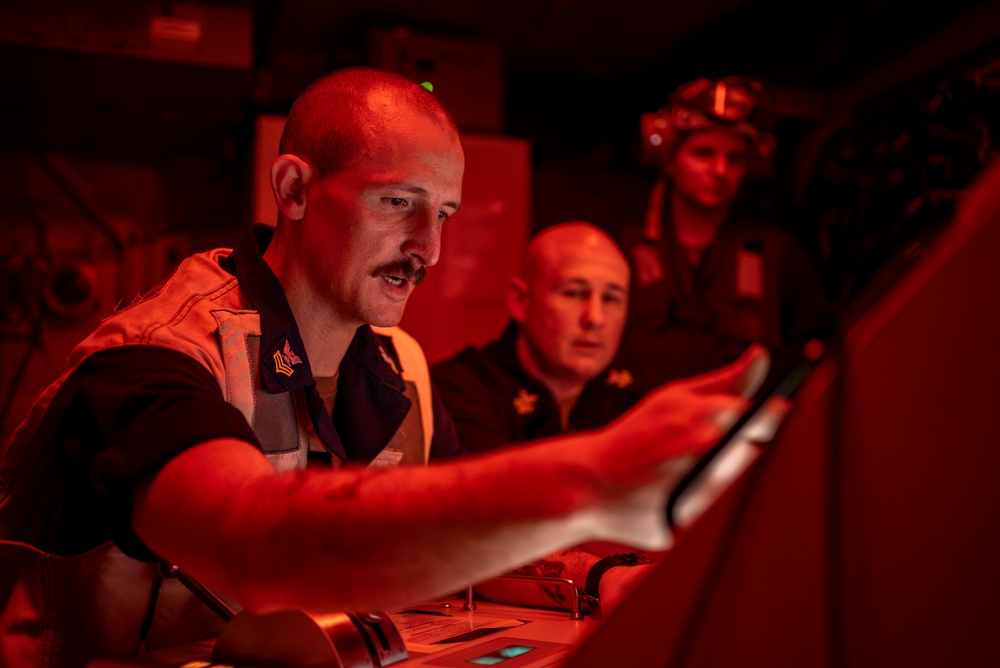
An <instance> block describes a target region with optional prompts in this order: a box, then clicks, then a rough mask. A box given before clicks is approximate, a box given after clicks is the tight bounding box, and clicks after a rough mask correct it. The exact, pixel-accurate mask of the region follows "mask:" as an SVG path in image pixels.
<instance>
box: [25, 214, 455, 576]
mask: <svg viewBox="0 0 1000 668" xmlns="http://www.w3.org/2000/svg"><path fill="white" fill-rule="evenodd" d="M270 236H271V230H270V229H268V228H266V226H255V227H254V228H251V230H250V231H248V232H247V233H246V234H244V235H243V236H242V237H241V239H240V241H239V243H238V244H237V246H236V248H235V249H234V251H233V253H232V254H231V255H230V256H229V257H227V258H225V259H224V260H223V261H222V266H223V268H224V269H226V270H227V271H229V272H230V273H232V274H234V275H235V276H236V277H237V279H238V282H239V285H240V289H241V291H242V293H243V296H244V298H245V299H246V300H247V301H248V302H249V303H250V304H251V305H252V306H253V307H254V309H255V310H257V311H258V313H259V315H260V320H261V333H262V337H261V360H269V359H272V358H273V354H274V352H275V351H277V350H279V349H283V348H284V346H285V345H286V343H287V344H288V345H289V347H290V349H291V350H293V351H295V352H296V354H297V355H298V357H299V359H300V363H296V364H295V365H294V366H293V367H291V368H292V369H293V373H292V374H291V375H290V376H287V375H284V374H279V373H276V372H275V371H274V369H272V368H271V367H269V366H268V365H266V364H263V363H262V364H261V365H260V368H261V372H260V373H261V376H260V377H261V378H262V380H263V384H264V387H265V389H266V390H267V391H268V392H270V393H281V392H289V391H294V390H303V391H305V392H307V393H309V394H311V395H314V396H315V399H316V400H315V401H310V406H311V408H312V410H311V412H312V418H313V423H314V428H315V430H316V433H317V435H318V436H319V437H320V439H321V440H322V441H323V443H324V445H325V446H326V448H327V449H328V450H329V451H330V453H331V455H332V456H335V457H337V458H338V459H340V460H342V461H344V462H348V463H357V464H367V463H368V462H370V461H371V460H372V458H374V457H375V456H376V455H377V454H378V453H379V452H380V451H381V450H382V448H384V446H385V445H386V443H387V442H388V441H389V440H390V439H391V438H392V436H393V434H394V433H395V431H396V429H398V427H399V425H400V424H401V423H402V421H403V419H404V418H405V417H406V413H407V411H408V410H409V409H410V405H411V403H410V400H409V399H408V398H407V397H406V396H405V395H404V394H403V390H404V385H403V381H402V379H401V378H400V377H399V375H398V374H396V373H395V372H394V371H392V367H391V366H390V365H389V364H388V363H387V362H386V361H385V360H384V359H382V355H381V352H380V343H381V347H383V348H386V349H387V350H388V352H389V354H390V355H393V356H395V351H394V350H393V349H392V347H391V343H389V342H388V340H386V339H383V338H382V337H378V336H377V335H376V334H375V333H374V332H372V330H371V329H370V328H369V327H367V326H366V327H361V328H359V330H358V333H357V335H356V336H355V338H354V340H353V341H352V343H351V345H350V347H349V349H348V352H347V354H346V355H345V357H344V360H343V362H342V363H341V366H340V373H339V381H338V385H339V387H340V388H341V390H340V391H338V395H337V401H336V404H335V409H334V410H335V415H334V416H333V419H331V417H330V415H329V414H328V413H327V412H326V409H325V407H323V406H322V401H321V400H319V397H318V395H315V394H314V393H313V388H314V386H315V380H314V378H313V375H312V371H311V368H310V366H309V361H308V357H307V355H306V352H305V347H304V346H303V345H302V340H301V337H300V336H299V333H298V328H297V326H296V324H295V319H294V317H293V315H292V312H291V309H290V308H289V306H288V302H287V300H286V299H285V296H284V293H283V291H282V289H281V285H280V283H279V282H278V279H277V278H276V277H275V276H274V274H273V273H272V272H271V270H270V267H269V266H268V265H267V264H266V262H264V259H263V249H264V248H266V246H267V243H268V242H269V241H270ZM397 364H398V360H397ZM434 397H435V400H434V418H435V419H434V422H435V433H434V440H433V443H432V448H431V457H432V459H444V458H448V457H451V456H454V455H455V454H457V453H458V442H457V437H456V436H455V430H454V425H453V424H452V422H451V419H450V417H449V416H448V414H447V413H446V412H445V411H444V410H443V408H442V407H441V402H440V401H438V400H437V396H436V393H435V395H434ZM181 416H182V417H181ZM179 417H180V419H178V418H179ZM45 422H48V423H49V424H50V425H57V426H56V427H55V432H54V433H55V439H56V441H57V444H58V446H59V447H57V448H56V455H55V457H56V460H57V462H58V466H60V467H62V468H63V469H64V470H67V469H71V470H72V471H75V473H74V474H72V475H65V476H63V478H64V479H66V480H70V481H71V483H70V484H69V485H68V486H67V487H66V488H65V490H64V494H65V498H64V499H63V500H62V504H61V506H62V511H61V513H60V521H59V526H58V528H57V530H56V535H55V536H51V537H49V538H50V541H51V544H50V550H49V551H51V552H54V553H56V554H61V555H72V554H78V553H80V552H82V551H84V550H87V549H89V548H90V547H93V546H95V545H98V544H100V543H102V542H104V541H106V540H108V539H111V540H114V541H115V542H116V543H117V544H118V545H119V547H121V548H122V549H123V551H125V552H126V553H127V554H130V555H131V556H134V557H136V558H140V559H147V560H150V559H155V555H154V554H152V553H151V552H150V551H149V550H148V548H146V547H145V545H143V544H142V542H141V541H140V540H139V539H138V537H137V536H135V534H134V533H133V532H132V529H131V524H130V521H131V520H130V515H131V498H132V491H133V489H134V487H135V485H136V484H137V483H138V482H139V481H141V480H142V479H144V478H146V477H147V476H148V475H150V474H152V473H154V472H155V471H157V470H159V468H160V467H162V466H163V464H164V463H166V462H167V461H169V460H170V459H171V458H172V457H174V456H176V455H177V454H179V453H180V452H182V451H184V450H185V449H187V448H189V447H192V446H194V445H197V444H198V443H202V442H204V441H207V440H210V439H213V438H220V437H230V438H236V439H240V440H243V441H246V442H248V443H251V444H253V445H255V446H256V447H258V448H260V447H261V445H260V443H259V442H258V439H257V437H256V435H255V434H254V432H253V430H252V429H251V427H250V425H249V424H247V422H246V419H245V418H244V417H243V415H242V413H241V412H240V411H239V410H238V409H236V408H235V407H234V406H232V405H231V404H229V403H227V402H226V401H225V399H224V397H223V395H222V392H221V390H220V389H219V385H218V382H217V381H216V380H215V379H214V378H213V377H212V375H211V374H210V373H209V372H208V371H207V370H206V369H205V368H204V367H202V366H201V365H200V364H199V363H198V362H196V361H195V360H194V359H192V358H190V357H189V356H187V355H185V354H183V353H180V352H177V351H174V350H171V349H168V348H164V347H159V346H128V347H118V348H109V349H107V350H103V351H100V352H98V353H95V354H93V355H91V356H90V357H88V358H87V359H86V360H84V361H83V362H82V363H81V364H80V365H79V367H77V369H76V370H75V371H74V372H73V374H71V376H70V377H69V378H67V380H66V381H65V383H64V384H63V385H62V387H61V388H60V390H59V393H58V395H57V397H56V399H55V400H54V401H53V403H52V405H51V406H50V407H49V410H48V411H47V413H46V417H45Z"/></svg>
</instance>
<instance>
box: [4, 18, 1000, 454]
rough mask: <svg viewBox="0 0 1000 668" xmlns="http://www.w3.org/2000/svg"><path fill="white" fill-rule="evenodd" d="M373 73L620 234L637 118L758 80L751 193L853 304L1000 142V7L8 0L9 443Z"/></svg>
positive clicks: (642, 180) (245, 217) (548, 213)
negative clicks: (280, 145) (75, 351)
mask: <svg viewBox="0 0 1000 668" xmlns="http://www.w3.org/2000/svg"><path fill="white" fill-rule="evenodd" d="M192 31H193V32H192ZM418 43H419V44H418ZM407 45H409V47H407ZM419 45H423V46H419ZM404 47H405V48H404ZM418 47H419V48H418ZM358 64H373V65H382V66H389V67H394V68H397V69H401V70H405V71H406V72H407V73H410V74H413V75H416V74H419V75H420V76H421V77H423V76H424V75H426V78H427V79H430V80H434V81H436V82H440V83H439V88H438V90H437V91H436V92H437V93H438V94H440V95H441V97H442V99H443V100H445V101H446V103H447V104H448V105H449V107H451V108H452V110H453V112H455V115H456V118H457V119H458V121H459V124H460V126H461V127H462V129H463V130H465V131H469V132H477V133H486V134H498V135H504V136H509V137H517V138H523V139H526V140H527V141H528V142H530V146H531V171H532V173H531V189H532V193H531V195H532V207H531V208H532V219H531V221H530V226H531V228H533V229H538V228H540V227H543V226H546V225H549V224H552V223H556V222H560V221H562V220H572V219H587V220H591V221H593V222H595V223H597V224H599V225H601V226H603V227H605V228H606V229H608V230H609V231H611V232H612V233H617V232H619V231H621V230H622V229H624V228H625V227H627V226H629V225H634V224H638V221H639V220H640V219H641V216H642V213H643V211H644V208H645V204H646V195H647V192H648V186H649V183H650V180H651V177H652V174H651V173H650V172H649V170H648V169H646V168H645V167H643V166H642V164H641V163H640V161H639V134H638V119H639V115H640V114H642V113H644V112H649V111H654V110H655V109H657V108H658V107H659V106H660V105H661V104H662V103H663V102H664V100H665V99H666V97H667V96H668V94H669V93H670V92H671V90H673V89H674V88H675V87H676V86H677V85H679V84H680V83H683V82H686V81H689V80H692V79H695V78H698V77H702V76H709V77H716V76H723V75H729V74H739V75H749V76H754V77H758V78H760V79H761V80H763V81H764V82H765V83H766V84H768V85H769V86H770V88H771V90H772V91H773V92H774V94H775V100H776V112H777V118H778V121H777V136H778V142H779V148H778V154H777V161H776V170H775V176H774V179H773V180H770V181H767V182H759V183H752V184H749V188H748V189H747V193H746V201H745V202H743V205H744V206H746V207H748V208H750V209H751V210H754V211H756V212H759V213H762V214H764V215H767V216H769V217H770V218H771V219H772V220H773V221H774V222H775V224H778V225H781V226H782V227H784V228H786V229H788V230H789V231H791V232H792V233H793V234H795V235H796V236H797V237H798V238H799V239H800V240H801V241H802V243H803V245H804V246H805V247H806V248H807V250H808V251H809V252H810V255H811V257H812V258H813V259H814V261H815V263H816V267H817V270H818V271H819V272H820V274H821V277H822V278H823V280H824V283H825V285H826V286H827V289H828V291H829V293H830V295H831V297H833V298H834V299H837V300H840V301H842V302H845V303H846V302H849V301H850V300H851V299H853V298H854V297H855V296H856V295H857V294H858V293H859V292H860V291H861V289H862V288H863V287H864V286H865V285H866V284H868V283H869V282H870V281H871V280H872V277H873V276H874V275H876V273H877V271H878V270H879V268H880V267H882V266H883V265H884V264H885V263H886V262H887V260H888V259H890V258H891V257H894V256H895V255H896V254H898V253H900V252H906V251H907V249H908V248H910V249H911V250H912V248H913V247H915V244H918V242H919V241H920V240H921V239H924V238H926V237H927V236H929V235H931V234H933V232H934V231H935V230H936V229H938V228H939V227H940V226H941V225H942V224H944V223H945V222H946V221H947V220H948V219H949V217H950V215H951V212H952V211H953V209H954V205H955V202H956V201H957V200H958V199H959V198H960V197H961V194H962V192H963V191H964V190H966V189H967V188H968V186H969V183H970V182H971V181H972V180H973V179H974V178H975V176H976V175H977V174H978V173H979V171H980V169H981V168H982V167H983V166H984V165H985V164H986V163H987V162H988V161H989V160H990V159H991V158H992V156H993V153H994V152H995V150H996V149H995V147H996V142H997V140H996V137H997V135H998V133H1000V127H998V126H997V119H998V118H1000V115H998V113H997V112H998V106H997V94H996V92H997V90H1000V87H998V84H997V75H996V74H995V72H996V71H997V69H998V66H1000V2H996V1H991V2H983V1H979V2H972V1H969V0H962V1H952V2H948V3H912V2H903V1H902V0H876V1H869V2H859V1H847V2H837V3H793V2H763V1H761V0H745V1H740V0H709V1H704V0H702V1H699V2H687V3H680V2H646V1H643V0H616V1H614V2H609V1H604V0H496V1H485V0H480V1H475V0H446V1H439V2H435V1H432V0H426V1H424V2H404V1H402V0H398V1H388V0H339V1H333V2H319V1H312V2H309V1H305V0H302V1H298V2H295V1H291V0H286V1H279V0H260V1H257V2H252V1H239V0H228V1H226V0H200V1H199V2H170V1H167V0H162V1H152V0H147V1H142V0H114V1H109V2H96V1H94V0H32V1H29V0H0V226H2V227H0V229H3V230H4V232H5V233H4V234H3V235H2V237H0V347H2V350H0V353H2V355H0V402H2V403H0V435H5V434H6V433H7V432H8V431H9V429H10V428H11V423H12V422H14V423H16V421H17V420H19V419H20V414H21V413H23V410H24V405H23V404H24V401H25V400H26V399H25V398H26V397H27V398H30V397H33V396H34V395H35V394H37V392H38V391H39V390H40V389H41V387H44V385H45V384H46V383H47V382H49V381H50V380H51V379H52V378H53V377H55V375H57V374H58V373H59V372H60V370H61V368H62V364H63V359H64V356H65V353H66V351H68V349H69V346H71V345H72V343H74V342H75V341H77V340H78V339H80V338H81V337H82V336H83V335H84V334H86V333H87V332H88V331H89V330H90V329H92V328H93V326H94V325H95V324H96V322H97V321H98V319H99V318H100V317H101V316H102V315H106V314H108V313H110V312H111V311H112V310H113V309H114V308H116V307H117V306H118V305H120V304H123V303H128V302H129V301H130V300H131V299H132V298H133V297H134V296H135V295H136V294H138V293H140V292H142V291H144V290H145V289H147V288H148V287H150V286H152V285H153V284H155V282H157V281H158V280H159V279H160V278H162V276H164V275H165V274H166V273H168V272H169V270H170V268H172V266H173V265H174V264H175V263H176V262H177V260H179V259H180V258H182V257H184V256H185V255H187V254H189V253H191V252H193V251H196V250H201V249H204V248H208V247H212V246H228V245H231V244H232V242H233V240H234V238H235V237H236V234H237V233H238V231H239V230H240V229H241V228H242V227H244V226H245V225H246V224H248V223H249V222H251V218H252V213H251V192H250V191H251V183H252V168H253V159H252V154H253V146H254V129H255V123H256V119H257V118H258V116H259V115H261V114H284V113H286V112H287V111H288V108H289V106H290V104H291V102H292V100H293V99H294V97H295V96H296V94H297V93H298V92H299V91H300V90H301V89H302V88H303V87H304V86H305V85H306V84H307V83H309V82H310V81H311V80H313V79H314V78H315V77H317V76H319V75H321V74H323V73H324V72H327V71H330V70H332V69H335V68H337V67H341V66H346V65H358Z"/></svg>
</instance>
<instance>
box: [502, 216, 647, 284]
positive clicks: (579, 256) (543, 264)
mask: <svg viewBox="0 0 1000 668" xmlns="http://www.w3.org/2000/svg"><path fill="white" fill-rule="evenodd" d="M579 262H584V263H586V264H594V265H598V264H600V265H607V266H608V267H610V268H612V269H613V270H614V271H615V272H616V273H618V274H619V275H621V277H622V279H623V281H624V285H623V286H622V287H623V288H624V289H625V290H628V274H629V269H628V261H627V260H626V259H625V256H624V254H623V253H622V251H621V249H620V248H619V247H618V244H616V243H615V241H614V239H612V238H611V237H610V236H609V235H608V234H607V233H606V232H605V231H604V230H602V229H601V228H599V227H597V226H596V225H593V224H591V223H586V222H582V221H581V222H572V223H560V224H558V225H553V226H551V227H546V228H545V229H543V230H542V231H540V232H538V233H537V234H536V235H535V236H534V237H532V238H531V240H530V241H529V242H528V245H527V246H526V247H525V249H524V257H523V259H522V261H521V278H522V279H523V280H524V281H525V282H526V283H528V284H531V283H533V282H535V281H537V280H539V279H541V278H543V277H544V276H545V274H546V272H547V271H548V270H551V269H553V268H556V267H560V266H563V265H565V264H567V263H569V264H575V263H579Z"/></svg>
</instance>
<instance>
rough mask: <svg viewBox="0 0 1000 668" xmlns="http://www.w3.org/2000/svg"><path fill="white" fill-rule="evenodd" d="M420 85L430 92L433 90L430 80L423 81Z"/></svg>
mask: <svg viewBox="0 0 1000 668" xmlns="http://www.w3.org/2000/svg"><path fill="white" fill-rule="evenodd" d="M420 85H421V86H423V87H424V88H426V89H427V90H429V91H430V92H432V93H433V92H434V84H432V83H431V82H430V81H425V82H423V83H422V84H420Z"/></svg>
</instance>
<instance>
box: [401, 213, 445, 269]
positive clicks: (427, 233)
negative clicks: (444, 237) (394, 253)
mask: <svg viewBox="0 0 1000 668" xmlns="http://www.w3.org/2000/svg"><path fill="white" fill-rule="evenodd" d="M414 218H415V220H414V221H413V227H412V228H411V230H410V234H409V235H408V236H407V239H406V241H405V243H404V244H403V249H402V250H403V254H404V255H406V256H407V257H410V258H413V259H414V260H416V261H417V262H419V263H420V264H422V265H423V266H425V267H432V266H434V265H435V264H437V262H438V260H439V259H441V228H442V221H441V220H440V219H439V218H438V215H437V211H434V212H433V213H427V214H421V215H419V216H414Z"/></svg>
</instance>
